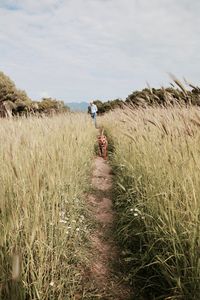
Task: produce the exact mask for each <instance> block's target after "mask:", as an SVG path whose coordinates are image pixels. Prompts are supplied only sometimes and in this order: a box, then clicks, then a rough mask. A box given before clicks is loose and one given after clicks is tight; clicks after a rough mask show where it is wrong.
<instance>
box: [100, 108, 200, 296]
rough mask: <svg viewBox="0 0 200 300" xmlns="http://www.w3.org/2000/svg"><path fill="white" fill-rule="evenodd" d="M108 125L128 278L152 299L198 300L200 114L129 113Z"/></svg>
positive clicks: (171, 110)
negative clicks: (111, 140)
mask: <svg viewBox="0 0 200 300" xmlns="http://www.w3.org/2000/svg"><path fill="white" fill-rule="evenodd" d="M104 122H105V123H106V127H107V131H108V133H109V134H110V136H111V138H112V139H113V141H114V148H115V152H114V154H113V160H112V163H113V167H114V172H115V177H116V186H115V192H116V200H115V207H116V209H117V211H118V214H119V219H118V223H117V226H118V231H117V237H118V239H119V240H120V242H121V243H122V245H123V247H124V252H123V254H124V262H125V263H126V267H127V270H128V272H129V273H128V277H129V280H130V281H131V282H132V283H133V284H135V282H137V284H138V283H139V284H140V285H141V286H142V288H143V290H145V291H147V292H148V294H149V295H151V297H152V298H151V299H199V294H200V288H199V287H200V250H199V249H200V234H199V233H200V217H199V216H200V196H199V195H200V180H199V178H200V168H199V166H200V152H199V151H200V150H199V149H200V127H199V126H200V110H199V109H198V108H195V107H193V108H192V107H190V108H168V109H164V108H149V109H138V110H132V109H128V108H127V109H126V110H124V111H123V112H122V111H118V112H113V113H111V114H109V115H108V116H107V117H105V119H104ZM154 297H155V298H154ZM167 297H168V298H167Z"/></svg>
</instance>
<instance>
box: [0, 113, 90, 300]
mask: <svg viewBox="0 0 200 300" xmlns="http://www.w3.org/2000/svg"><path fill="white" fill-rule="evenodd" d="M94 135H95V130H94V128H93V126H92V125H91V123H90V120H88V118H87V116H84V115H81V114H77V115H67V116H62V117H60V116H59V117H53V118H43V119H37V118H29V119H18V120H1V121H0V182H1V193H0V222H1V240H0V246H1V252H0V277H1V279H0V298H1V299H20V300H21V299H53V300H55V299H62V300H63V299H75V297H76V294H77V293H79V292H80V284H81V280H82V273H81V272H82V267H81V265H82V264H83V263H85V260H86V259H87V255H86V250H87V248H86V238H87V235H88V230H89V228H88V226H89V222H88V221H87V208H86V206H85V203H84V196H83V193H84V191H85V190H86V188H87V186H88V173H89V170H90V168H91V158H92V156H93V151H94V149H93V148H94V141H95V140H94V139H93V138H92V137H94Z"/></svg>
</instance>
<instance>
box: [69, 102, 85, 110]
mask: <svg viewBox="0 0 200 300" xmlns="http://www.w3.org/2000/svg"><path fill="white" fill-rule="evenodd" d="M65 104H66V105H67V106H68V107H69V108H70V110H71V111H83V112H87V109H88V105H89V103H87V102H66V103H65Z"/></svg>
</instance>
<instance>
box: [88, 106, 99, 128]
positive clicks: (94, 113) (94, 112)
mask: <svg viewBox="0 0 200 300" xmlns="http://www.w3.org/2000/svg"><path fill="white" fill-rule="evenodd" d="M97 112H98V108H97V106H96V104H94V102H93V101H91V102H90V114H91V117H92V119H93V120H94V125H95V127H96V128H97Z"/></svg>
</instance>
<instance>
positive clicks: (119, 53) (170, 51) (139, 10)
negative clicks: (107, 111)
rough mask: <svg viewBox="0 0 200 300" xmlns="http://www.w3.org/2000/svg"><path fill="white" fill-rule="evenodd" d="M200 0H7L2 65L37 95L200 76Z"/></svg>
mask: <svg viewBox="0 0 200 300" xmlns="http://www.w3.org/2000/svg"><path fill="white" fill-rule="evenodd" d="M199 16H200V1H199V0H0V70H1V71H3V72H4V73H6V74H7V75H8V76H10V77H11V79H13V80H14V81H15V83H16V85H17V87H19V88H21V89H24V90H26V92H27V94H28V95H29V96H30V97H31V98H32V99H40V98H41V97H43V96H51V97H54V98H57V99H61V100H64V101H65V102H71V101H89V100H90V99H100V100H108V99H115V98H123V99H124V98H126V96H127V95H128V94H130V93H131V92H132V91H133V90H136V89H142V88H144V87H145V86H146V82H148V83H149V84H150V85H151V86H153V87H160V86H161V85H164V86H167V85H168V83H169V81H170V78H169V76H168V74H167V73H168V72H171V73H173V74H174V75H176V76H177V77H178V78H182V77H186V78H187V79H188V80H190V81H191V82H193V83H194V84H200V66H199V64H200V17H199Z"/></svg>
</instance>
